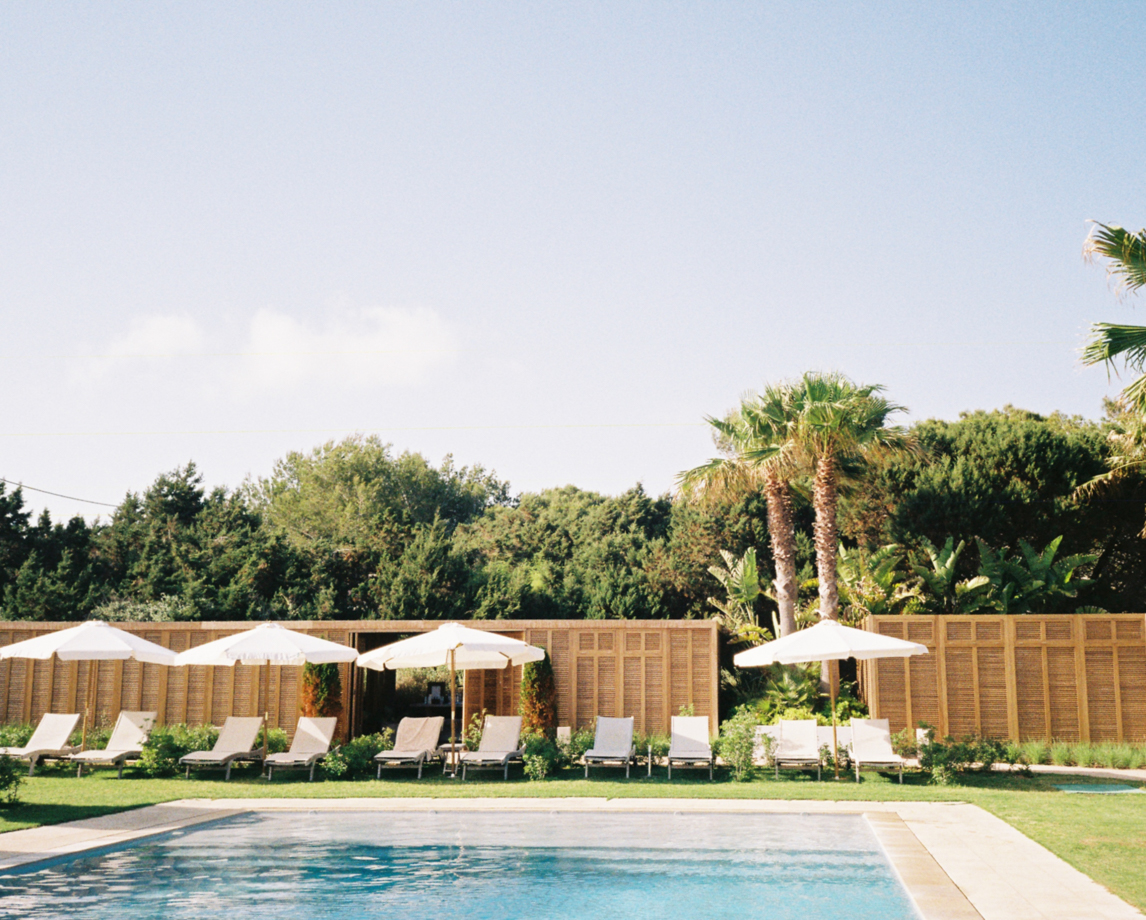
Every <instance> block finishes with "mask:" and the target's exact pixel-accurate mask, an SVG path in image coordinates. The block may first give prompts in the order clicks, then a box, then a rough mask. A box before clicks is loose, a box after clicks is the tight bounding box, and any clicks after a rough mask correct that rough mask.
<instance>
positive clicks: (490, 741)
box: [461, 716, 521, 764]
mask: <svg viewBox="0 0 1146 920" xmlns="http://www.w3.org/2000/svg"><path fill="white" fill-rule="evenodd" d="M520 744H521V716H486V717H485V725H484V726H483V727H482V732H481V744H480V745H478V749H477V750H476V751H466V752H464V753H463V754H461V759H462V762H463V763H468V764H485V763H496V764H501V763H504V762H505V761H506V760H508V759H510V758H512V757H518V756H520V754H521V751H520V749H519V747H520Z"/></svg>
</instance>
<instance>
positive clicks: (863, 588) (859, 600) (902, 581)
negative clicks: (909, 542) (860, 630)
mask: <svg viewBox="0 0 1146 920" xmlns="http://www.w3.org/2000/svg"><path fill="white" fill-rule="evenodd" d="M904 559H905V554H904V553H903V548H902V547H901V546H900V545H899V544H898V543H889V544H888V545H887V546H881V547H879V548H878V549H876V550H874V551H872V552H870V553H868V552H865V551H864V550H862V549H848V548H847V547H840V557H839V563H838V571H839V579H840V588H841V589H842V590H841V591H840V596H841V600H842V601H843V602H844V611H843V616H842V619H843V620H845V621H847V622H849V623H857V622H859V621H860V620H862V619H863V618H864V617H866V616H885V615H888V614H902V613H915V612H918V611H919V610H921V609H922V607H923V601H922V598H921V597H920V591H919V582H918V579H917V578H914V577H912V576H911V574H910V573H908V572H905V571H904V570H903V569H901V568H900V566H901V565H902V564H903V561H904Z"/></svg>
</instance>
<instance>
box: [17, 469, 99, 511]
mask: <svg viewBox="0 0 1146 920" xmlns="http://www.w3.org/2000/svg"><path fill="white" fill-rule="evenodd" d="M0 482H6V483H7V484H8V485H10V486H15V487H16V488H18V489H27V490H28V491H29V492H39V493H40V494H41V495H54V496H55V497H56V498H66V499H67V500H68V501H71V502H83V503H84V504H85V505H103V507H105V508H118V507H119V505H113V504H112V503H111V502H97V501H95V500H93V499H90V498H76V497H75V496H74V495H61V494H60V493H59V492H49V491H48V490H47V489H37V488H36V487H35V486H26V485H24V483H22V482H13V481H12V480H11V479H5V478H4V477H3V476H0Z"/></svg>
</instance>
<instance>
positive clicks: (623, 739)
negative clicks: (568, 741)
mask: <svg viewBox="0 0 1146 920" xmlns="http://www.w3.org/2000/svg"><path fill="white" fill-rule="evenodd" d="M636 759H637V749H636V747H634V745H633V718H632V716H630V717H629V718H627V719H610V718H606V717H605V716H597V731H596V732H595V733H594V735H593V746H592V747H591V748H590V749H589V750H587V751H586V752H585V757H584V760H585V779H588V778H589V765H590V764H592V765H594V766H608V765H612V766H618V767H621V766H623V767H624V768H625V779H628V778H629V770H630V768H631V767H632V765H633V762H634V761H635V760H636Z"/></svg>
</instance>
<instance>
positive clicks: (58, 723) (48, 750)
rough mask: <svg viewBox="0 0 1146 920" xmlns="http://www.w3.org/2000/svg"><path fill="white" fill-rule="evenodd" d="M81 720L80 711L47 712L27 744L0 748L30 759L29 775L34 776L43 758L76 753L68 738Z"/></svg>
mask: <svg viewBox="0 0 1146 920" xmlns="http://www.w3.org/2000/svg"><path fill="white" fill-rule="evenodd" d="M79 720H80V715H79V713H78V712H69V713H54V712H45V713H44V715H43V718H41V719H40V724H39V725H37V726H36V730H35V731H34V732H32V737H31V738H29V739H28V743H27V744H25V745H24V746H23V747H19V748H16V747H7V748H0V755H6V756H8V757H11V758H13V759H14V760H26V761H28V775H29V776H32V775H33V774H35V772H36V764H38V763H39V762H40V761H41V760H47V759H52V760H62V759H63V758H65V757H67V756H69V755H71V754H73V753H75V751H76V749H75V748H74V747H72V746H71V745H69V744H68V739H69V738H71V736H72V732H74V731H75V730H76V723H77V722H79Z"/></svg>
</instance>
